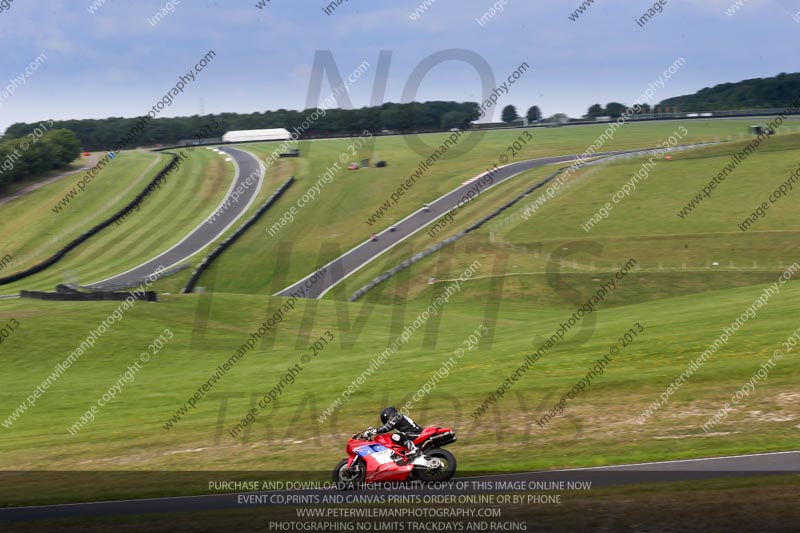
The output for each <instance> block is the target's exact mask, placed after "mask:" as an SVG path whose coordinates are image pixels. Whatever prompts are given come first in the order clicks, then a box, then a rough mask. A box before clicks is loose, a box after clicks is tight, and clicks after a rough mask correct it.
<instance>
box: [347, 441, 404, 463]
mask: <svg viewBox="0 0 800 533" xmlns="http://www.w3.org/2000/svg"><path fill="white" fill-rule="evenodd" d="M353 451H354V452H356V454H358V455H359V457H366V456H368V455H370V456H372V460H373V461H375V462H377V463H380V464H386V463H394V461H393V460H392V450H390V449H389V448H387V447H386V446H382V445H380V444H367V445H364V446H359V447H358V448H356V449H355V450H353Z"/></svg>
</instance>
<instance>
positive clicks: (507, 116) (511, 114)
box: [501, 105, 542, 124]
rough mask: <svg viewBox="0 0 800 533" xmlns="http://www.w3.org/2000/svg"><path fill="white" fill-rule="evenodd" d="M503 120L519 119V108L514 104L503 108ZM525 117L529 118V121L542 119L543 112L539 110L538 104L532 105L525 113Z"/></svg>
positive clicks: (508, 121) (512, 120) (509, 121)
mask: <svg viewBox="0 0 800 533" xmlns="http://www.w3.org/2000/svg"><path fill="white" fill-rule="evenodd" d="M501 118H502V120H503V122H507V123H511V122H514V121H515V120H518V119H519V115H518V114H517V108H516V107H514V106H513V105H507V106H505V107H504V108H503V113H502V116H501ZM525 118H526V119H528V123H529V124H530V123H531V122H536V121H538V120H541V119H542V112H541V111H540V110H539V107H538V106H531V107H529V108H528V112H527V113H526V114H525Z"/></svg>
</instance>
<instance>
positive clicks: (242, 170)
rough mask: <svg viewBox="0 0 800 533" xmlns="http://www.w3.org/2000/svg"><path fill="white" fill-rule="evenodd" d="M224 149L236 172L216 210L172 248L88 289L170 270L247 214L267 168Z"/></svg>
mask: <svg viewBox="0 0 800 533" xmlns="http://www.w3.org/2000/svg"><path fill="white" fill-rule="evenodd" d="M220 150H221V151H222V152H224V153H226V154H228V155H230V156H231V158H232V159H233V162H234V165H235V167H236V174H235V176H234V179H233V182H232V183H231V186H230V188H229V189H228V193H227V194H226V195H225V198H224V199H223V200H222V202H220V204H219V205H218V206H217V207H216V208H215V209H214V211H213V212H212V213H211V214H210V215H209V216H208V217H206V219H205V220H203V222H201V223H200V224H199V225H198V226H197V227H195V228H194V229H193V230H192V231H190V232H189V233H188V234H187V235H186V236H185V237H184V238H183V239H181V240H180V241H179V242H178V243H177V244H175V245H174V246H172V247H171V248H169V249H168V250H166V251H164V252H162V253H161V254H159V255H157V256H156V257H154V258H152V259H149V260H148V261H146V262H144V263H142V264H140V265H139V266H136V267H134V268H132V269H130V270H127V271H125V272H122V273H121V274H117V275H115V276H111V277H109V278H106V279H103V280H100V281H96V282H94V283H90V284H88V285H86V288H89V289H103V288H115V287H124V286H131V285H136V284H137V283H139V282H140V281H141V280H143V279H145V278H147V277H148V276H150V275H152V274H154V273H155V272H156V271H157V270H158V268H159V267H163V268H165V269H169V268H170V267H173V266H176V265H178V264H179V263H181V262H183V261H186V260H187V259H189V258H190V257H192V256H193V255H195V254H196V253H198V252H200V251H202V250H203V249H204V248H206V247H207V246H208V245H210V244H211V243H213V242H214V241H215V240H216V239H217V238H218V237H219V236H220V235H222V233H224V232H225V230H227V229H228V228H229V227H230V226H231V225H233V224H234V223H235V222H236V221H237V220H239V218H241V216H242V215H244V213H245V211H247V209H248V208H249V207H250V205H251V204H252V203H253V201H254V200H255V198H256V196H257V195H258V192H259V191H260V190H261V186H262V185H263V182H264V168H263V166H262V165H261V162H260V161H259V160H258V159H256V157H255V156H253V155H251V154H249V153H247V152H244V151H242V150H238V149H236V148H232V147H221V148H220ZM251 176H252V178H251ZM253 178H257V180H258V181H257V183H256V184H255V185H252V184H251V185H250V186H247V184H246V182H247V181H248V180H250V181H252V179H253ZM237 189H240V190H242V191H243V192H242V193H241V194H238V195H237V198H236V200H235V201H232V199H231V196H232V195H233V193H234V191H236V190H237ZM215 215H216V216H215Z"/></svg>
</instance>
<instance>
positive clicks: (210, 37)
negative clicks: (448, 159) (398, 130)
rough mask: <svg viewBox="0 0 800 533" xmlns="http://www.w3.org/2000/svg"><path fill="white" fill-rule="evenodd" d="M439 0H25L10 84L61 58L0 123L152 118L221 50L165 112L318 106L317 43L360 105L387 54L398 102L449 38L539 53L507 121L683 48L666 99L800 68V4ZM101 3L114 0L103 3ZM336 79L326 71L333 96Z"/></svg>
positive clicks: (623, 87) (456, 92) (14, 5)
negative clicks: (182, 79) (184, 78)
mask: <svg viewBox="0 0 800 533" xmlns="http://www.w3.org/2000/svg"><path fill="white" fill-rule="evenodd" d="M6 1H7V0H0V7H2V6H5V4H4V2H6ZM425 1H426V0H410V1H406V0H392V1H391V2H389V1H381V0H349V1H344V2H343V3H342V4H341V5H339V6H338V7H336V8H335V10H333V11H332V13H330V14H326V13H325V12H324V11H323V8H324V7H325V6H326V5H327V4H328V3H329V1H328V2H326V1H323V0H319V1H318V0H270V1H269V2H265V3H266V4H267V5H266V6H265V7H264V8H263V9H259V8H257V7H256V3H257V2H258V0H229V1H208V0H180V1H177V0H172V2H171V4H172V6H174V8H175V9H174V12H173V13H170V14H168V15H167V16H166V17H165V18H163V20H161V21H160V22H158V23H157V24H155V25H151V24H150V23H149V22H148V19H149V18H152V17H154V16H155V15H156V14H157V13H158V11H159V10H161V9H162V8H165V9H169V4H170V2H167V1H161V0H137V1H135V2H133V1H124V0H105V2H104V3H103V0H14V1H13V2H11V3H10V7H6V8H4V9H3V11H2V12H0V42H2V51H3V53H2V54H0V67H1V68H0V90H2V89H3V88H4V87H6V86H7V85H8V84H9V81H8V80H10V79H12V78H15V77H17V76H23V75H24V71H25V68H26V66H28V65H29V64H30V63H31V62H32V61H34V60H35V58H36V57H37V56H40V54H45V55H46V57H47V59H46V60H44V62H43V63H42V64H41V66H40V67H39V68H38V70H36V71H35V72H33V73H32V74H31V75H30V76H28V77H27V78H26V79H25V84H24V85H21V86H19V87H16V88H15V89H14V93H13V94H9V93H8V92H6V93H5V94H0V101H2V106H0V131H3V130H5V128H7V127H8V126H9V125H11V124H12V123H14V122H20V121H22V122H34V121H39V120H42V119H48V118H53V119H68V118H103V117H109V116H125V117H130V116H140V115H143V114H145V113H147V111H148V110H149V109H150V108H151V107H152V106H153V104H154V103H155V102H156V101H158V100H159V99H160V98H161V97H162V96H163V94H164V93H165V92H166V91H168V90H169V89H170V88H171V87H173V86H174V85H175V83H176V82H177V79H178V77H179V76H181V75H182V74H185V73H186V72H188V71H189V70H191V69H192V67H193V66H194V64H195V63H196V62H197V61H198V60H199V59H200V58H201V57H202V56H204V55H205V54H206V52H208V51H209V50H213V51H214V52H216V58H215V59H214V60H213V61H212V62H211V63H210V64H209V65H208V66H207V67H206V68H205V69H204V70H203V71H202V72H201V73H199V74H198V75H197V78H196V81H195V82H193V83H190V84H188V85H187V87H186V89H185V91H184V92H183V94H181V95H179V96H178V97H176V98H175V101H174V103H173V104H172V106H170V107H169V108H167V109H165V110H164V111H163V112H162V113H161V115H160V116H183V115H194V114H198V113H201V112H205V113H219V112H242V113H250V112H254V111H266V110H273V109H278V108H286V109H303V108H305V107H306V106H307V105H306V104H307V99H308V94H309V83H310V79H311V73H312V68H313V65H314V58H315V54H316V53H317V51H318V50H329V51H330V53H331V54H332V55H333V58H334V59H335V62H336V64H337V66H338V68H339V70H340V72H341V73H342V75H343V76H345V77H346V76H347V75H348V74H349V73H351V72H352V71H353V70H354V69H356V68H357V67H358V65H359V64H361V63H362V62H364V61H366V62H368V63H369V65H370V66H369V68H368V69H367V71H366V73H365V74H364V75H363V76H362V77H361V79H359V80H358V81H357V82H356V83H355V84H354V86H353V87H352V88H351V89H350V97H351V99H352V102H353V105H354V106H355V107H361V106H365V105H369V104H370V98H371V93H372V91H373V85H374V82H375V80H376V77H377V76H376V73H377V72H378V54H379V51H380V50H388V51H391V63H390V65H389V69H388V77H387V84H386V95H385V97H384V98H383V99H382V101H393V102H399V101H403V98H402V97H403V90H404V87H405V86H406V84H407V82H408V80H409V76H410V74H411V72H412V71H413V70H414V68H415V67H417V66H418V65H420V64H421V63H422V62H423V60H425V59H426V58H428V57H430V56H431V55H432V54H435V53H437V52H440V51H442V50H447V49H462V50H463V51H461V52H453V53H454V54H455V56H456V57H471V58H473V60H472V62H473V63H476V62H477V60H475V59H474V58H476V57H479V58H482V59H483V60H485V63H486V64H488V66H489V69H488V70H487V69H486V68H483V69H482V71H481V73H482V74H483V75H484V77H486V76H487V75H488V76H491V77H493V78H494V79H496V80H497V83H498V84H501V83H502V81H503V80H504V79H505V78H506V77H507V76H508V75H509V74H510V73H511V72H513V71H514V69H516V68H517V66H518V65H520V64H521V63H523V62H525V63H527V64H528V65H530V69H529V70H528V71H527V72H526V73H525V74H524V75H523V76H522V77H521V78H520V80H519V81H518V82H517V83H516V84H515V85H514V86H513V87H510V90H509V92H508V93H507V94H503V95H501V96H500V101H499V103H498V106H497V107H496V108H495V111H496V114H495V117H494V118H495V119H499V109H500V108H501V107H502V106H503V105H507V104H514V105H516V106H517V109H518V110H519V112H520V114H522V113H524V112H525V110H526V109H527V108H528V107H529V106H531V105H534V104H536V105H538V106H539V107H540V108H541V109H542V111H543V113H544V114H545V115H546V116H548V115H552V114H554V113H559V112H561V113H567V114H569V115H570V116H580V115H582V114H584V113H585V112H586V109H587V108H588V107H589V106H590V105H591V104H593V103H602V104H605V103H607V102H609V101H621V102H623V103H627V104H631V103H633V102H634V101H635V100H636V99H637V98H638V97H639V95H640V94H642V93H643V92H644V91H645V90H646V89H647V87H648V85H649V84H650V83H653V82H655V81H656V80H658V79H659V77H660V76H662V74H663V71H664V70H665V69H666V68H667V67H669V65H671V64H673V62H674V61H675V60H676V59H677V58H679V57H682V58H684V60H685V64H684V65H683V66H682V67H681V68H680V69H679V70H678V72H677V73H676V74H675V75H674V76H673V77H672V78H671V79H669V80H665V83H664V87H663V88H660V89H658V90H657V91H656V93H655V95H654V96H653V97H652V100H651V101H650V103H651V104H652V103H656V102H657V101H659V100H662V99H664V98H668V97H670V96H676V95H680V94H687V93H692V92H695V91H697V90H698V89H701V88H703V87H707V86H712V85H715V84H717V83H724V82H729V81H738V80H741V79H746V78H754V77H766V76H774V75H776V74H778V73H780V72H796V71H798V70H800V69H798V67H797V63H798V60H799V59H798V54H797V50H798V48H799V47H798V44H800V23H798V22H796V21H795V20H794V19H793V18H792V15H793V14H796V13H798V12H800V0H740V1H743V5H742V6H741V9H740V10H739V11H738V12H737V13H736V14H734V15H733V16H729V15H727V14H726V10H728V9H730V8H731V6H732V4H733V3H734V1H735V0H691V1H690V0H668V1H667V2H666V6H665V7H664V8H663V12H662V13H660V14H658V15H657V16H655V17H653V18H652V19H651V20H649V21H647V23H646V24H645V25H644V27H640V26H639V25H638V24H637V23H636V21H635V19H636V18H639V17H641V16H642V14H643V13H645V12H646V11H647V9H648V7H650V6H652V5H653V2H650V1H639V0H595V2H594V4H593V5H592V6H590V7H589V8H588V9H587V10H586V11H585V12H584V13H583V14H581V15H580V17H579V18H577V20H576V21H572V20H570V18H569V15H570V14H572V13H573V11H574V10H575V9H576V8H577V7H578V6H579V5H580V0H534V1H531V0H501V1H500V2H495V1H493V0H427V2H428V4H429V7H428V10H427V11H426V12H425V13H423V14H421V15H420V16H419V17H418V20H412V18H411V14H412V13H413V12H414V10H415V9H416V8H418V7H420V6H422V5H424V4H423V2H425ZM503 1H504V2H505V5H504V6H503V5H502V2H503ZM663 1H664V0H662V2H663ZM93 2H94V3H96V4H98V5H99V8H98V10H97V11H96V12H95V13H89V11H88V8H89V6H91V5H92V3H93ZM100 4H102V5H100ZM493 6H499V7H501V8H502V9H503V11H502V12H499V13H497V14H496V15H495V16H493V17H491V18H485V19H484V21H485V22H484V25H483V26H481V25H480V24H479V23H478V22H477V20H476V19H478V18H480V17H481V16H483V15H484V14H485V13H487V12H489V11H490V10H491V9H492V8H493ZM797 18H798V19H800V14H798V15H797ZM480 80H481V78H480V76H479V73H478V72H477V71H476V69H475V67H474V66H472V65H470V64H469V63H468V62H466V61H447V62H444V63H441V64H439V65H437V66H435V67H434V68H433V69H432V70H431V71H430V73H429V74H428V75H427V76H426V77H424V79H423V80H422V83H421V84H420V88H419V91H418V93H417V95H416V98H415V99H416V100H420V101H425V100H456V101H480V100H481V98H482V93H483V88H482V86H481V81H480ZM330 91H331V89H330V87H329V86H328V85H327V81H325V82H324V85H323V88H322V98H323V99H324V98H325V97H326V96H327V95H328V94H330Z"/></svg>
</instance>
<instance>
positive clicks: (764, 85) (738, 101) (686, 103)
mask: <svg viewBox="0 0 800 533" xmlns="http://www.w3.org/2000/svg"><path fill="white" fill-rule="evenodd" d="M798 97H800V73H794V74H786V73H785V72H782V73H781V74H778V75H777V76H774V77H772V78H753V79H750V80H742V81H739V82H736V83H722V84H720V85H715V86H714V87H706V88H704V89H701V90H699V91H697V92H696V93H695V94H687V95H684V96H675V97H673V98H667V99H666V100H662V101H661V102H660V103H659V104H658V105H660V106H670V107H672V106H677V107H678V108H679V109H680V110H681V111H723V110H726V109H752V108H769V107H784V106H786V105H787V104H789V103H790V102H792V101H793V100H795V99H796V98H798Z"/></svg>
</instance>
